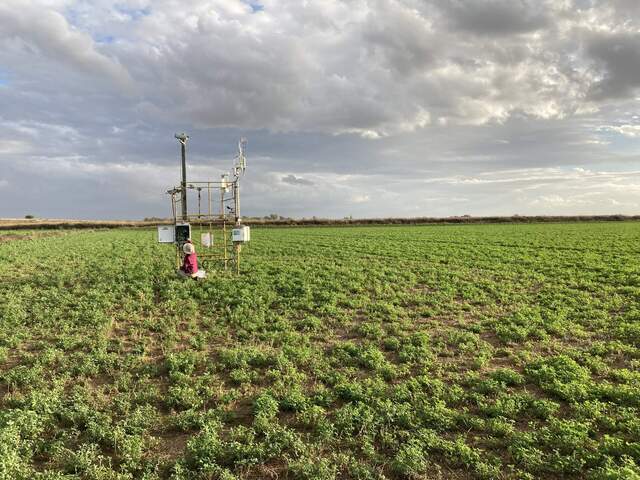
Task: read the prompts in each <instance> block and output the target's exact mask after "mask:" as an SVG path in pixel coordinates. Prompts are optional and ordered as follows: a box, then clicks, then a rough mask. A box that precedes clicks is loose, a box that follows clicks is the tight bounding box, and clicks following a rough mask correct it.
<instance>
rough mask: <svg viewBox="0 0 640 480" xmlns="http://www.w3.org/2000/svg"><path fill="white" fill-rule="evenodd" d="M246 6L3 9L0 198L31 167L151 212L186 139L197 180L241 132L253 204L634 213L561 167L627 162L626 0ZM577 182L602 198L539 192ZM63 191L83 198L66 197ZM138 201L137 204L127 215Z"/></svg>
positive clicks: (629, 165) (234, 1)
mask: <svg viewBox="0 0 640 480" xmlns="http://www.w3.org/2000/svg"><path fill="white" fill-rule="evenodd" d="M260 5H261V8H257V7H256V6H255V5H254V6H252V5H251V2H247V1H240V0H195V1H192V2H189V4H188V8H185V4H183V3H179V2H176V1H175V0H155V1H153V2H152V1H150V0H95V1H91V2H89V1H86V0H34V1H32V2H26V3H25V2H21V1H19V0H5V1H4V2H2V4H1V5H0V65H3V67H2V68H3V71H2V72H0V73H2V77H1V78H9V79H10V81H7V82H5V83H3V85H2V88H0V102H1V103H2V106H3V108H2V112H0V115H2V118H0V127H2V130H0V164H1V165H2V169H3V178H5V179H6V180H7V181H9V185H8V186H6V187H5V188H4V190H5V191H7V190H9V189H11V188H14V187H13V186H14V185H15V186H16V187H15V188H16V189H17V190H19V185H20V182H21V181H22V182H24V180H21V179H24V178H25V176H29V177H30V178H31V180H34V181H41V182H42V185H43V187H42V188H43V190H42V192H43V194H44V193H47V194H51V193H54V191H55V196H50V198H54V197H55V198H56V199H60V200H57V201H59V202H61V203H59V204H58V206H57V207H56V206H55V205H51V208H58V209H64V208H68V206H69V205H70V204H72V203H73V205H74V208H75V211H76V212H78V215H87V216H91V215H92V213H91V212H92V211H94V210H92V208H98V207H97V205H100V206H101V207H100V208H102V206H103V205H104V204H105V203H104V201H103V199H102V197H101V196H100V195H98V193H96V188H97V187H96V186H98V187H99V188H101V189H102V190H103V191H104V192H105V193H104V195H105V196H109V195H111V196H114V195H115V196H117V197H118V199H119V200H118V201H117V202H113V201H112V202H111V206H112V208H113V209H114V211H113V212H112V213H108V212H107V211H106V210H100V209H98V210H96V211H98V212H99V213H103V214H105V215H118V216H123V215H125V214H126V212H130V214H131V215H134V216H135V215H138V216H147V215H146V213H147V209H149V208H150V205H152V204H153V202H154V201H155V202H156V203H155V204H153V205H154V207H153V208H155V209H156V211H154V212H148V213H150V214H151V213H157V212H158V211H162V210H163V209H164V206H163V204H162V202H163V200H162V191H161V190H162V188H163V187H162V186H161V184H163V183H164V182H169V181H170V177H171V176H172V175H171V172H173V171H174V169H175V168H176V165H177V150H176V145H175V141H174V140H173V139H172V135H173V132H174V131H182V130H186V131H189V133H192V142H191V143H190V145H189V161H190V165H191V166H192V167H190V168H192V169H193V172H194V174H195V173H196V172H198V174H202V175H204V174H205V172H207V173H206V174H207V175H208V176H214V175H218V174H219V172H218V171H219V170H224V169H227V168H228V162H229V159H230V158H231V157H232V156H233V149H234V148H233V145H234V144H235V142H236V141H237V137H239V136H240V135H243V134H245V135H248V136H249V137H250V145H249V154H250V155H249V158H250V159H252V158H259V160H258V161H256V162H255V163H254V162H251V163H250V167H249V174H248V177H247V181H246V185H247V188H252V189H253V191H254V192H255V195H256V197H255V199H256V205H255V208H256V209H257V210H258V211H257V212H256V213H270V212H271V211H276V210H277V211H278V212H279V213H283V214H292V212H296V213H298V214H300V215H301V216H304V214H305V212H307V211H308V212H310V214H313V213H316V212H317V213H318V214H320V215H323V214H324V215H335V216H342V215H347V214H354V215H359V214H362V215H366V216H373V215H377V214H380V215H393V214H398V215H400V214H453V213H498V212H504V213H507V214H508V213H512V212H510V211H507V210H508V209H510V208H511V207H512V206H513V208H518V209H519V210H520V211H521V212H520V213H526V212H527V211H532V212H533V211H536V212H538V211H543V210H544V209H546V208H552V206H553V207H554V208H556V209H558V211H559V210H562V211H564V212H565V213H572V212H573V210H571V209H581V208H584V209H587V208H594V209H599V208H601V207H600V206H599V205H601V204H602V205H605V206H606V208H614V207H615V208H616V209H621V210H624V211H629V212H631V211H633V208H634V207H632V206H631V204H632V203H633V201H632V200H631V199H630V198H629V195H628V194H627V193H625V191H624V189H620V188H619V186H620V185H624V186H626V187H627V190H628V189H629V188H631V189H632V188H633V187H631V186H630V184H627V183H625V182H623V181H622V180H620V179H619V178H617V177H616V178H615V179H612V178H610V177H606V176H604V175H595V174H594V175H591V176H589V175H586V174H579V173H577V171H576V170H574V169H575V168H576V167H579V168H583V169H584V170H585V171H592V172H608V171H613V172H624V171H632V172H633V171H635V169H634V167H633V166H634V165H635V164H636V163H637V161H638V156H637V153H636V151H637V150H634V148H633V146H634V145H636V144H632V143H630V142H634V141H636V139H637V138H638V137H639V135H638V132H637V124H638V122H637V119H635V120H634V119H633V118H631V117H632V113H631V112H634V111H637V107H638V100H637V99H636V97H637V95H638V91H639V88H640V80H639V79H640V55H639V53H638V52H639V50H638V48H637V45H638V44H639V43H640V42H639V41H640V37H639V32H640V25H639V20H638V19H639V18H640V15H637V14H640V10H638V2H635V1H633V0H539V1H534V0H509V1H507V0H477V1H471V0H452V1H444V0H352V1H349V2H344V1H340V0H327V1H323V2H300V1H297V0H264V1H262V2H260ZM251 155H254V157H251ZM610 165H611V166H612V168H611V169H610V168H609V166H610ZM200 168H202V169H203V170H198V169H200ZM506 171H508V172H512V173H509V174H505V173H504V172H506ZM5 172H6V173H5ZM44 172H48V173H47V175H53V176H54V177H55V178H56V182H58V183H57V185H58V186H57V187H55V188H54V187H53V186H51V185H50V184H47V183H46V182H45V180H46V179H45V173H44ZM208 172H211V174H209V173H208ZM290 172H296V173H295V174H293V173H290ZM513 172H515V173H513ZM558 172H559V173H558ZM176 175H177V171H176ZM252 175H253V177H251V176H252ZM616 175H617V174H616ZM40 177H42V178H41V180H38V179H39V178H40ZM139 179H150V181H149V182H146V183H145V181H138V180H139ZM614 180H615V181H614ZM77 181H81V182H84V184H83V186H82V187H81V188H75V189H70V188H69V185H72V184H73V182H77ZM597 182H601V184H602V185H603V187H602V195H603V196H602V197H601V198H600V197H598V198H599V200H601V203H600V204H596V203H589V204H587V203H584V202H583V203H580V202H578V201H574V202H569V201H566V202H560V201H555V202H554V201H550V199H554V198H556V197H554V195H558V196H560V197H561V198H564V199H566V198H568V197H567V196H566V194H565V193H559V192H555V191H553V189H555V188H563V189H567V188H569V189H570V188H573V186H578V185H579V186H580V188H589V189H592V187H593V185H595V184H596V183H597ZM169 183H170V182H169ZM312 185H313V186H314V187H318V188H314V189H310V188H302V187H305V186H312ZM585 185H587V187H585ZM284 186H286V187H287V188H284ZM593 188H595V187H593ZM156 190H158V192H159V193H158V194H157V197H154V195H155V194H154V193H153V192H155V191H156ZM605 190H606V191H605ZM71 191H73V192H74V193H73V195H78V194H80V193H82V194H83V195H88V198H90V199H92V200H90V201H88V202H84V203H82V205H78V202H66V203H65V201H64V200H62V199H64V198H66V197H65V196H69V195H71V193H69V192H71ZM141 191H142V192H145V193H144V194H143V195H142V196H144V197H145V198H148V199H153V198H157V200H149V201H148V202H146V203H144V207H141V206H139V205H140V202H141V200H140V198H141V194H140V193H139V192H141ZM311 191H313V192H312V193H310V192H311ZM323 192H324V193H323ZM13 193H14V194H16V192H13ZM18 193H19V192H18ZM534 193H535V196H532V195H534ZM247 195H248V198H249V199H251V198H252V197H251V195H252V194H251V193H250V192H249V193H247ZM607 195H609V196H607ZM329 196H330V197H331V198H330V200H327V197H329ZM14 198H18V197H14ZM545 198H546V200H544V199H545ZM447 199H449V200H447ZM453 199H458V200H456V201H454V200H453ZM536 199H537V200H536ZM556 200H557V198H556ZM610 200H611V201H610ZM29 201H31V200H29V198H27V197H26V196H25V197H24V198H22V199H21V202H29ZM589 201H590V202H591V201H592V200H589ZM118 202H120V203H118ZM465 202H466V203H465ZM594 202H595V201H594ZM243 203H244V205H245V206H249V207H250V205H251V203H249V202H246V201H245V202H243ZM389 205H393V207H389ZM249 207H247V208H249ZM5 208H7V207H5ZM80 208H82V209H86V210H79V209H80ZM105 208H106V207H105ZM387 208H388V209H390V210H389V211H386V210H385V209H387ZM602 208H604V207H602ZM261 209H264V212H261V211H259V210H261ZM625 209H626V210H625ZM143 210H144V212H143ZM461 210H462V211H461ZM63 214H64V212H56V216H61V215H63Z"/></svg>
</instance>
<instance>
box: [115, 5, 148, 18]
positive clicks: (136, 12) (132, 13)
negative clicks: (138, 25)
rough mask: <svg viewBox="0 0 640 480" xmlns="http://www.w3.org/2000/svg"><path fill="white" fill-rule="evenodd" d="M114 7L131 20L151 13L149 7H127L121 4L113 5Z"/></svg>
mask: <svg viewBox="0 0 640 480" xmlns="http://www.w3.org/2000/svg"><path fill="white" fill-rule="evenodd" d="M113 8H115V9H116V10H117V11H118V12H120V13H122V14H124V15H127V16H129V17H131V20H134V21H136V20H140V19H141V18H142V17H146V16H147V15H150V14H151V9H150V8H128V7H125V6H123V5H115V6H114V7H113Z"/></svg>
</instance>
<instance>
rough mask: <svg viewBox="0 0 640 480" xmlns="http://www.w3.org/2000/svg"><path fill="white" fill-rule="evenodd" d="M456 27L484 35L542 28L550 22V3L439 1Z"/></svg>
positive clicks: (512, 0) (506, 33) (497, 0)
mask: <svg viewBox="0 0 640 480" xmlns="http://www.w3.org/2000/svg"><path fill="white" fill-rule="evenodd" d="M436 3H437V4H438V5H439V6H440V8H442V10H443V11H444V13H445V18H446V20H447V21H449V22H450V23H451V24H452V25H453V27H454V28H455V29H460V30H463V31H467V32H472V33H476V34H482V35H490V36H491V35H498V36H500V35H511V34H519V33H528V32H532V31H535V30H540V29H542V28H544V27H546V26H548V25H549V24H550V23H551V19H550V18H549V11H548V10H549V9H548V4H547V3H546V2H544V1H539V0H537V1H536V0H438V1H437V2H436Z"/></svg>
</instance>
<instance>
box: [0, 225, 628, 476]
mask: <svg viewBox="0 0 640 480" xmlns="http://www.w3.org/2000/svg"><path fill="white" fill-rule="evenodd" d="M639 235H640V224H638V223H607V224H596V223H592V224H571V225H561V224H557V225H555V224H553V225H552V224H545V225H477V226H472V225H465V226H439V227H429V226H424V227H400V228H398V227H361V228H292V229H276V228H274V229H258V228H256V229H255V232H254V240H253V242H252V244H251V245H249V246H247V248H246V249H245V250H244V251H243V252H244V254H245V255H244V257H243V270H244V273H243V275H240V276H234V275H231V274H229V273H223V272H222V271H218V270H217V268H218V265H214V264H213V263H210V264H209V265H206V266H205V268H207V269H208V270H209V271H210V272H211V275H210V277H209V279H208V280H207V281H206V282H184V281H182V280H180V279H179V278H176V276H175V274H174V271H173V261H174V258H173V252H172V250H171V249H170V248H169V247H167V246H166V245H159V244H157V243H156V242H155V238H154V233H153V232H151V231H145V230H130V231H127V230H119V231H83V232H68V233H66V234H65V235H61V236H51V237H46V238H45V237H36V238H34V239H33V240H30V241H28V242H26V241H20V242H4V243H1V244H0V480H5V479H7V480H14V479H17V480H22V479H29V478H33V479H35V480H67V479H69V480H70V479H77V478H82V479H89V480H91V479H93V480H107V479H108V480H133V479H138V478H139V479H144V480H160V479H168V478H171V479H173V480H201V479H222V480H244V479H252V478H291V479H319V480H324V479H326V480H330V479H339V478H345V479H347V478H348V479H359V480H382V479H385V478H386V479H396V478H397V479H400V478H407V479H411V478H415V479H420V478H446V477H449V476H450V477H455V478H458V477H460V478H487V479H493V478H496V479H498V478H500V479H507V478H508V479H520V478H523V479H533V478H585V479H606V480H608V479H614V478H615V479H618V478H620V479H637V478H639V476H640V467H639V465H640V442H638V438H640V420H639V419H640V375H639V374H638V371H639V369H640V349H639V341H638V340H639V339H640V334H639V332H640V330H639V327H638V325H639V324H640V281H639V280H638V278H640V275H639V273H640V271H639V270H638V263H637V239H638V236H639ZM71 248H73V251H74V255H69V251H71Z"/></svg>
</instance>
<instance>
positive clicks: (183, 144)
mask: <svg viewBox="0 0 640 480" xmlns="http://www.w3.org/2000/svg"><path fill="white" fill-rule="evenodd" d="M175 137H176V139H177V140H178V141H179V142H180V150H181V153H182V182H181V183H180V205H181V206H182V221H183V222H186V221H187V220H188V218H187V152H186V150H187V140H189V135H187V134H186V133H180V134H177V133H176V134H175Z"/></svg>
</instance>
